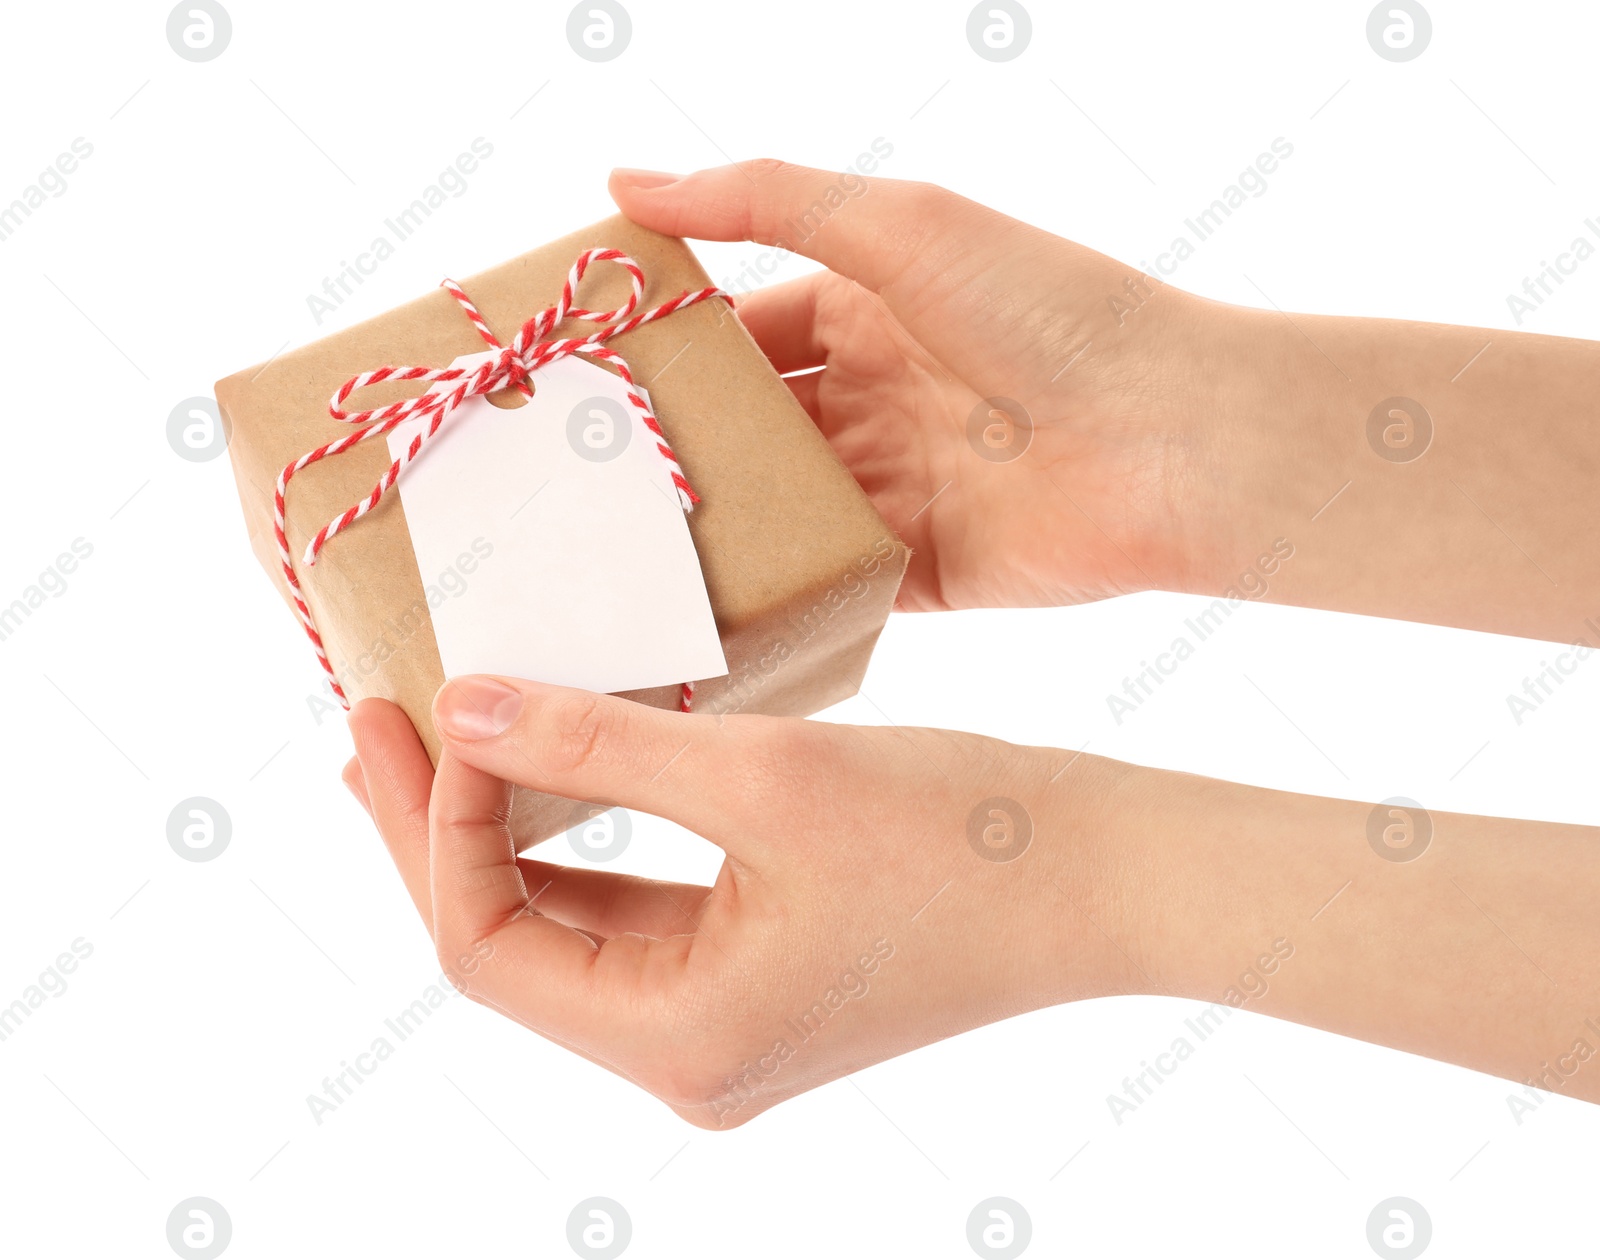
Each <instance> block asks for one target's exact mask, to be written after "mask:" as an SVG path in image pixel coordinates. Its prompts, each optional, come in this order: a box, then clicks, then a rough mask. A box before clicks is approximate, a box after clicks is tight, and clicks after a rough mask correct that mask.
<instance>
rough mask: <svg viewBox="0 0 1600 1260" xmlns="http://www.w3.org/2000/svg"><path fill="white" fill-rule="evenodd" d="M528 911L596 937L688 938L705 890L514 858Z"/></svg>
mask: <svg viewBox="0 0 1600 1260" xmlns="http://www.w3.org/2000/svg"><path fill="white" fill-rule="evenodd" d="M517 865H518V867H519V868H520V869H521V871H522V879H523V884H524V886H525V887H526V888H527V889H528V892H529V896H530V901H531V904H532V906H533V908H534V909H535V910H537V911H539V912H540V913H541V914H547V915H549V916H550V917H551V918H552V919H555V920H556V921H557V922H560V923H565V924H566V925H567V926H568V927H575V928H577V929H578V930H579V931H581V932H588V933H591V934H593V935H596V936H603V937H610V936H620V935H622V934H623V933H624V932H636V933H638V934H639V935H640V936H654V937H658V938H659V937H663V936H677V935H679V934H680V933H683V932H693V931H694V930H695V928H697V927H698V926H699V924H700V914H701V911H702V909H703V908H704V905H705V901H706V898H707V897H709V896H710V895H711V889H709V888H707V887H705V886H704V885H701V884H673V883H668V882H666V881H664V880H656V879H641V878H640V877H638V876H636V875H619V874H617V873H615V872H613V871H595V870H589V869H587V868H585V867H581V866H560V865H557V864H555V863H552V862H540V861H536V860H534V859H533V858H519V859H517Z"/></svg>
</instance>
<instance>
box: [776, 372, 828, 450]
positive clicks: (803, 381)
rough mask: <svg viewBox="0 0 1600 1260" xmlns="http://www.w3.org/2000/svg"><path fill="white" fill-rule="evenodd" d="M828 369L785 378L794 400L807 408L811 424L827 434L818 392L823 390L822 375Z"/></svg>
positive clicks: (784, 380)
mask: <svg viewBox="0 0 1600 1260" xmlns="http://www.w3.org/2000/svg"><path fill="white" fill-rule="evenodd" d="M827 370H828V369H827V368H820V369H818V370H817V371H815V372H803V373H801V374H800V375H799V376H786V377H784V378H783V382H784V384H785V385H787V386H788V387H789V392H790V393H791V394H793V395H794V400H795V401H796V402H797V403H799V404H800V405H801V406H802V407H804V408H805V412H806V415H808V416H810V417H811V423H812V424H814V425H816V426H817V428H819V429H822V431H823V433H824V434H826V433H827V429H826V428H824V427H823V423H822V421H823V416H822V403H821V402H820V401H819V399H818V397H817V391H818V390H819V389H821V388H822V375H823V373H824V372H826V371H827Z"/></svg>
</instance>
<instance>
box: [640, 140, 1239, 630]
mask: <svg viewBox="0 0 1600 1260" xmlns="http://www.w3.org/2000/svg"><path fill="white" fill-rule="evenodd" d="M611 193H612V196H613V197H614V198H615V200H616V202H617V204H618V206H619V207H621V209H622V211H623V212H624V213H625V214H626V215H627V216H628V217H629V218H631V219H633V220H634V221H635V222H637V223H640V224H643V225H644V226H646V227H650V228H654V229H656V230H657V231H660V232H665V233H668V234H670V235H674V236H688V237H695V238H699V239H702V240H719V241H729V240H746V241H754V242H757V243H760V244H763V245H767V246H770V247H775V248H779V249H784V250H789V251H793V252H797V253H800V254H803V255H805V256H807V257H809V258H813V259H815V260H816V261H818V262H821V263H823V264H824V265H825V266H827V267H828V268H830V270H827V271H821V272H816V273H814V274H812V275H808V276H805V277H803V278H801V279H798V280H793V281H789V282H787V283H783V284H778V285H775V286H773V287H771V288H768V289H762V290H759V291H758V292H755V293H753V294H751V295H750V296H749V297H747V298H743V299H741V300H740V301H739V303H738V310H739V314H740V316H741V318H742V319H743V321H744V323H745V325H746V326H747V327H748V328H749V330H750V332H751V333H752V334H753V335H754V337H755V339H756V341H757V342H758V343H759V344H760V345H761V347H762V349H763V350H764V351H765V352H766V354H767V356H768V357H769V358H770V359H771V361H772V363H773V365H774V366H775V367H776V368H777V369H778V371H779V372H782V373H786V374H787V373H797V372H802V371H805V370H806V369H813V368H821V369H822V370H821V371H818V372H814V373H811V374H809V375H802V376H792V377H790V382H789V383H790V386H791V388H792V389H793V390H794V393H795V395H796V396H797V397H798V398H799V400H800V402H801V404H802V405H803V406H804V407H805V409H806V410H807V411H808V412H809V413H810V415H811V418H812V419H813V420H814V421H815V422H816V424H817V425H818V427H819V428H820V429H821V430H822V432H823V433H824V434H825V435H826V436H827V438H828V440H829V441H830V442H831V443H832V445H833V447H834V449H835V450H836V451H837V452H838V454H839V456H840V458H841V459H843V461H844V462H845V464H846V465H847V466H848V467H849V468H850V471H851V472H852V473H853V474H854V475H855V477H856V479H857V481H859V482H860V483H861V485H862V487H863V488H864V489H865V490H866V492H867V493H868V494H869V495H870V496H871V497H872V499H873V502H874V503H875V504H876V505H877V507H878V510H879V511H880V512H881V513H882V514H883V516H884V518H885V519H886V520H887V521H888V522H889V524H890V525H891V526H892V527H893V528H894V529H895V531H896V532H897V533H898V534H899V535H900V537H901V538H902V539H903V540H904V541H905V542H906V543H907V544H908V545H909V546H910V548H911V550H912V560H911V567H910V570H909V572H908V573H907V576H906V580H905V583H904V585H903V586H902V587H901V591H900V606H901V608H903V609H906V610H913V611H923V610H933V609H946V608H969V607H997V606H1010V607H1020V606H1040V605H1057V604H1067V603H1078V602H1083V601H1087V600H1094V599H1102V598H1105V597H1107V596H1111V595H1120V594H1126V593H1129V592H1133V591H1139V590H1146V589H1151V588H1156V587H1159V588H1164V589H1178V590H1182V589H1188V588H1189V584H1190V579H1189V574H1188V570H1189V569H1190V567H1191V558H1190V555H1189V554H1186V549H1188V550H1192V549H1193V548H1194V547H1195V546H1196V545H1202V546H1203V545H1204V539H1203V525H1204V521H1205V519H1208V514H1207V513H1206V512H1204V511H1203V510H1200V507H1199V505H1198V504H1197V503H1196V502H1195V500H1194V496H1193V495H1192V494H1191V493H1190V487H1191V486H1193V485H1195V484H1197V483H1205V482H1207V481H1208V480H1209V472H1208V469H1209V468H1210V467H1211V466H1212V464H1213V461H1212V460H1211V459H1210V457H1209V456H1208V454H1207V450H1208V447H1209V445H1210V443H1211V442H1213V441H1214V440H1216V435H1215V434H1208V433H1207V432H1205V431H1204V430H1205V429H1206V428H1207V426H1206V425H1203V424H1199V423H1196V422H1195V420H1194V416H1195V415H1196V411H1195V409H1194V408H1192V407H1190V406H1189V405H1187V403H1186V402H1185V398H1186V395H1187V393H1188V391H1189V390H1190V388H1191V387H1192V385H1191V383H1192V382H1196V381H1197V380H1198V378H1199V376H1200V373H1198V372H1197V371H1195V370H1194V368H1193V367H1192V366H1190V365H1189V364H1188V362H1187V361H1188V360H1189V359H1190V358H1191V357H1192V355H1191V352H1192V349H1193V347H1194V345H1195V343H1196V337H1197V335H1198V331H1199V329H1200V328H1201V326H1202V323H1203V321H1202V314H1203V315H1204V318H1205V319H1206V320H1210V321H1212V322H1213V323H1214V322H1215V321H1216V320H1217V319H1219V318H1221V319H1226V318H1227V308H1219V307H1211V306H1209V305H1208V304H1205V303H1201V302H1200V301H1199V300H1198V299H1195V298H1192V297H1190V296H1189V295H1188V294H1185V293H1182V292H1180V291H1178V290H1176V289H1172V288H1169V287H1166V286H1159V285H1156V284H1155V283H1154V282H1151V281H1149V280H1147V279H1146V278H1145V277H1143V276H1141V275H1140V273H1139V272H1138V271H1137V270H1135V269H1133V268H1130V267H1126V266H1124V265H1123V264H1121V263H1119V262H1117V261H1116V260H1114V259H1111V258H1107V257H1106V256H1104V255H1103V254H1098V253H1095V252H1094V251H1093V250H1090V249H1086V248H1084V247H1083V246H1081V245H1075V244H1073V243H1072V242H1071V241H1066V240H1062V239H1061V238H1060V237H1056V236H1052V235H1050V234H1049V233H1048V232H1044V231H1041V230H1040V229H1038V228H1034V227H1030V226H1028V225H1027V224H1025V223H1020V222H1018V221H1017V220H1015V219H1010V218H1007V217H1006V216H1005V215H1002V214H999V213H997V212H996V211H993V210H990V209H987V208H986V207H984V206H981V205H978V204H977V203H975V202H972V201H968V200H967V199H966V198H964V197H959V196H957V195H956V194H954V193H951V192H947V191H945V190H944V189H941V188H936V187H934V186H932V185H928V184H916V183H907V182H903V181H899V180H885V179H865V178H862V177H860V176H855V175H839V174H830V173H828V172H825V171H816V170H809V169H806V168H804V167H799V166H791V165H788V164H786V163H782V162H775V161H758V162H747V163H743V164H741V165H739V166H728V167H722V168H720V169H715V170H706V171H700V172H697V173H696V174H693V175H687V176H682V177H676V176H671V175H662V174H657V173H655V172H645V171H616V172H614V173H613V174H612V177H611ZM759 257H761V256H760V255H758V258H759ZM1113 299H1114V302H1113ZM1202 307H1204V308H1205V310H1204V312H1202V309H1201V308H1202ZM1135 333H1136V334H1137V335H1134V334H1135ZM1091 343H1092V344H1091ZM1001 400H1008V401H1004V402H1002V401H1001ZM1014 404H1020V405H1021V407H1022V408H1023V409H1024V411H1025V412H1026V416H1025V417H1023V418H1022V423H1021V424H1019V423H1017V421H1018V419H1019V418H1018V416H1017V415H1016V414H1015V405H1014ZM1029 422H1031V435H1030V432H1029V428H1028V424H1029ZM1024 448H1025V449H1024Z"/></svg>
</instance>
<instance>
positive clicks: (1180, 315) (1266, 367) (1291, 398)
mask: <svg viewBox="0 0 1600 1260" xmlns="http://www.w3.org/2000/svg"><path fill="white" fill-rule="evenodd" d="M1185 297H1186V298H1187V301H1186V302H1185V303H1184V304H1182V306H1181V308H1180V309H1179V310H1177V311H1176V312H1175V317H1176V325H1177V326H1176V328H1175V330H1174V333H1173V336H1172V342H1173V344H1174V345H1175V346H1176V347H1177V349H1176V351H1175V363H1174V365H1173V366H1172V368H1171V369H1170V372H1171V377H1172V384H1171V390H1170V392H1171V396H1172V398H1173V402H1172V403H1171V407H1172V412H1173V419H1172V424H1173V426H1174V427H1175V428H1176V430H1177V431H1178V432H1179V433H1181V434H1182V435H1183V437H1182V444H1183V449H1184V451H1185V455H1186V458H1185V463H1184V476H1183V477H1182V479H1181V480H1180V482H1179V483H1178V484H1177V486H1176V487H1175V489H1174V492H1173V500H1174V503H1173V513H1174V525H1175V530H1176V533H1177V536H1178V538H1179V539H1180V542H1179V544H1178V548H1177V554H1176V556H1175V557H1174V564H1173V572H1172V575H1171V582H1170V585H1168V586H1167V587H1166V589H1170V590H1175V591H1178V592H1181V593H1184V594H1193V595H1206V596H1213V597H1222V598H1227V599H1232V600H1248V599H1260V598H1264V597H1266V596H1267V594H1268V592H1269V591H1270V590H1271V589H1272V588H1273V586H1274V585H1275V579H1276V577H1277V575H1278V572H1279V570H1281V569H1282V568H1284V567H1285V566H1288V565H1290V564H1291V563H1292V560H1293V557H1294V555H1295V553H1296V551H1297V550H1298V549H1299V548H1300V547H1301V546H1303V545H1304V543H1305V541H1306V534H1307V526H1308V522H1309V521H1310V519H1311V517H1312V515H1313V514H1314V513H1315V512H1316V511H1317V508H1318V507H1319V506H1321V505H1322V503H1323V502H1324V501H1325V500H1326V499H1327V498H1328V497H1329V496H1330V495H1332V494H1334V493H1335V492H1336V491H1337V490H1338V489H1339V487H1340V485H1341V483H1342V482H1343V481H1344V479H1345V474H1344V473H1343V472H1342V470H1343V468H1344V466H1345V464H1346V463H1347V461H1348V459H1349V450H1348V445H1349V444H1348V441H1347V440H1346V439H1347V436H1348V435H1343V436H1342V435H1341V433H1340V432H1335V431H1334V430H1335V428H1336V427H1337V426H1334V425H1330V424H1329V423H1328V422H1327V418H1328V417H1329V416H1330V415H1331V414H1332V413H1333V411H1334V410H1335V408H1336V406H1337V400H1336V399H1334V398H1332V397H1331V394H1330V385H1329V382H1328V380H1327V379H1326V374H1327V373H1330V372H1332V370H1333V369H1331V368H1330V367H1329V366H1328V365H1327V364H1326V362H1325V361H1324V360H1323V359H1322V358H1321V356H1320V355H1319V353H1318V351H1317V350H1316V348H1315V346H1313V345H1312V344H1310V343H1309V342H1307V341H1306V339H1305V338H1304V336H1303V335H1302V334H1300V333H1299V332H1297V331H1296V328H1295V326H1294V324H1293V323H1292V322H1291V321H1290V320H1289V319H1288V318H1287V317H1286V316H1284V315H1282V314H1280V313H1278V312H1276V311H1258V310H1251V309H1248V308H1243V307H1234V306H1228V305H1226V304H1224V303H1220V302H1213V301H1209V300H1207V299H1203V298H1196V297H1192V296H1190V295H1185ZM1312 360H1314V361H1315V362H1312Z"/></svg>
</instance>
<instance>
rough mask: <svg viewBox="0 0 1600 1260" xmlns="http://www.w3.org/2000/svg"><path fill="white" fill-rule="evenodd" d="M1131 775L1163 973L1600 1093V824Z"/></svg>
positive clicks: (1135, 901)
mask: <svg viewBox="0 0 1600 1260" xmlns="http://www.w3.org/2000/svg"><path fill="white" fill-rule="evenodd" d="M1116 781H1117V782H1118V783H1119V786H1118V787H1117V788H1116V789H1115V795H1114V803H1113V805H1112V808H1111V813H1110V814H1109V815H1108V817H1109V818H1110V819H1111V820H1112V822H1111V825H1110V827H1109V828H1108V831H1114V832H1115V833H1116V834H1115V835H1114V836H1108V840H1109V842H1111V843H1114V844H1117V845H1119V846H1129V847H1128V856H1127V858H1126V861H1125V866H1126V878H1127V881H1128V886H1129V892H1128V893H1127V897H1128V900H1127V902H1126V903H1125V910H1124V916H1123V919H1122V924H1123V927H1124V930H1125V931H1127V932H1128V934H1129V938H1130V941H1129V944H1130V954H1131V955H1132V956H1133V957H1135V958H1138V959H1140V960H1141V961H1140V964H1139V965H1140V967H1141V969H1142V970H1143V971H1144V972H1146V973H1147V978H1148V979H1149V980H1150V981H1152V982H1153V983H1152V984H1150V985H1148V986H1145V987H1149V988H1153V989H1154V990H1155V991H1157V992H1168V993H1171V994H1174V995H1177V996H1183V997H1190V998H1195V999H1199V1000H1203V1001H1207V1002H1214V1003H1218V1004H1226V1005H1228V1006H1232V1007H1236V1008H1238V1007H1244V1008H1248V1009H1250V1010H1255V1011H1260V1012H1262V1013H1264V1014H1269V1015H1275V1016H1278V1017H1281V1018H1284V1019H1292V1020H1295V1021H1297V1022H1299V1023H1304V1024H1309V1025H1312V1026H1314V1027H1317V1028H1323V1029H1327V1030H1329V1031H1332V1032H1337V1033H1341V1034H1344V1035H1346V1036H1351V1037H1359V1038H1361V1039H1363V1040H1366V1041H1371V1042H1375V1043H1378V1044H1381V1045H1386V1046H1392V1047H1395V1048H1397V1049H1402V1050H1407V1051H1411V1052H1413V1053H1416V1054H1423V1055H1427V1056H1430V1057H1432V1058H1437V1059H1442V1060H1445V1061H1448V1062H1451V1063H1458V1064H1462V1065H1464V1066H1467V1067H1471V1068H1475V1069H1477V1070H1480V1071H1484V1072H1490V1073H1493V1074H1495V1075H1499V1076H1504V1077H1507V1078H1510V1079H1512V1080H1516V1081H1519V1082H1528V1081H1532V1082H1534V1083H1536V1084H1539V1085H1540V1086H1541V1087H1542V1088H1546V1089H1550V1090H1556V1091H1561V1092H1565V1093H1570V1094H1572V1095H1574V1096H1576V1097H1581V1098H1586V1099H1589V1100H1590V1101H1600V1061H1597V1062H1595V1063H1594V1064H1593V1065H1592V1066H1588V1067H1584V1063H1585V1062H1586V1061H1587V1060H1588V1058H1589V1057H1590V1056H1591V1055H1600V916H1596V915H1595V914H1594V911H1593V907H1594V906H1595V904H1596V903H1597V901H1600V862H1597V861H1596V855H1597V854H1600V829H1596V828H1591V827H1575V826H1564V825H1558V824H1553V823H1541V822H1524V821H1518V820H1512V819H1498V818H1477V817H1472V816H1469V815H1463V814H1444V813H1433V814H1431V816H1430V815H1427V814H1425V813H1424V811H1421V810H1420V809H1414V810H1408V811H1406V812H1404V813H1400V814H1390V813H1389V812H1388V810H1387V809H1383V808H1382V807H1374V806H1372V805H1367V804H1361V803H1356V802H1349V801H1339V800H1330V799H1325V798H1321V797H1312V796H1300V795H1296V794H1293V793H1288V792H1276V791H1269V790H1266V789H1262V788H1254V787H1245V786H1240V785H1237V784H1231V783H1222V782H1217V781H1215V780H1209V779H1201V778H1196V777H1194V776H1190V775H1183V774H1175V773H1172V772H1167V771H1159V770H1145V769H1142V768H1138V767H1126V768H1125V769H1124V771H1123V772H1122V773H1121V774H1120V775H1119V776H1117V779H1116ZM1391 828H1393V830H1389V834H1388V838H1387V841H1386V840H1385V837H1384V833H1385V831H1386V830H1387V829H1391ZM1430 828H1431V835H1430V834H1428V832H1429V830H1430ZM1391 842H1401V843H1408V844H1409V847H1399V848H1397V847H1394V846H1393V843H1391ZM1580 1042H1581V1043H1584V1046H1585V1048H1584V1049H1581V1050H1580V1049H1577V1047H1578V1044H1579V1043H1580ZM1580 1069H1581V1070H1580Z"/></svg>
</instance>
